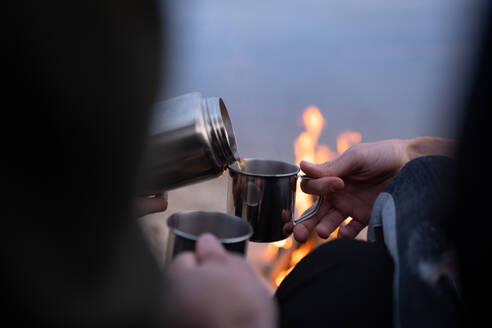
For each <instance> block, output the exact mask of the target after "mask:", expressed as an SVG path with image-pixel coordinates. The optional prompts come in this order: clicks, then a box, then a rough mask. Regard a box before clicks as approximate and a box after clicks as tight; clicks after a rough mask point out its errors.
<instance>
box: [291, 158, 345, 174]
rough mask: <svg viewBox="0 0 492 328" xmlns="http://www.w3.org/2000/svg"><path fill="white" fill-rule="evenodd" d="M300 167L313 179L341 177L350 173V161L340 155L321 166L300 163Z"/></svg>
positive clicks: (305, 162) (304, 162)
mask: <svg viewBox="0 0 492 328" xmlns="http://www.w3.org/2000/svg"><path fill="white" fill-rule="evenodd" d="M300 166H301V169H302V171H303V172H304V173H306V174H307V175H308V176H310V177H313V178H321V177H342V176H344V175H346V174H348V173H349V172H350V166H351V161H350V159H349V158H348V156H344V154H342V155H340V156H338V157H336V158H334V159H333V160H331V161H328V162H326V163H323V164H313V163H310V162H307V161H301V163H300Z"/></svg>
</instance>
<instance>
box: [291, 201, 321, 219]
mask: <svg viewBox="0 0 492 328" xmlns="http://www.w3.org/2000/svg"><path fill="white" fill-rule="evenodd" d="M322 202H323V196H319V198H318V200H317V201H316V202H315V203H314V205H313V206H311V208H310V209H309V210H307V211H306V212H304V214H303V215H301V217H300V218H298V219H297V220H296V219H294V216H292V223H293V224H294V227H295V226H296V225H297V224H299V223H301V222H304V221H306V220H308V219H310V218H312V217H313V215H315V214H316V213H318V210H319V208H320V207H321V203H322Z"/></svg>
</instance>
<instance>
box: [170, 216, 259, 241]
mask: <svg viewBox="0 0 492 328" xmlns="http://www.w3.org/2000/svg"><path fill="white" fill-rule="evenodd" d="M188 214H191V215H200V214H220V215H221V216H224V217H228V219H230V220H236V221H241V222H242V223H241V224H243V223H245V224H247V226H248V233H247V234H244V235H241V236H239V237H230V238H219V237H217V236H215V235H214V236H215V238H217V239H218V240H219V241H220V242H221V243H224V244H233V243H238V242H242V241H248V240H249V239H250V238H251V236H252V235H253V227H252V226H251V224H250V223H249V222H247V221H245V220H243V219H241V218H240V217H237V216H234V215H231V214H227V213H223V212H218V211H200V210H197V211H179V212H176V213H173V214H172V215H170V216H169V217H168V218H167V220H166V222H167V226H168V228H169V230H171V231H172V232H173V233H175V234H176V235H178V236H180V237H183V238H186V239H189V240H193V241H197V240H198V238H199V237H200V236H201V234H200V235H198V236H197V235H194V234H191V233H188V232H184V231H182V230H180V229H178V228H176V227H174V226H171V220H172V218H173V217H177V216H179V215H188ZM204 233H207V232H204ZM209 233H210V234H212V235H213V233H211V232H209Z"/></svg>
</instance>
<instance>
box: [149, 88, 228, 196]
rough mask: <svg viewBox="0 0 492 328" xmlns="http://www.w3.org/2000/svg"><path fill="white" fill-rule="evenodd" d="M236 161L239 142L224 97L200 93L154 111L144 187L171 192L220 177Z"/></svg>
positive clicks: (158, 104)
mask: <svg viewBox="0 0 492 328" xmlns="http://www.w3.org/2000/svg"><path fill="white" fill-rule="evenodd" d="M236 158H237V146H236V139H235V136H234V131H233V129H232V124H231V120H230V118H229V114H228V113H227V109H226V106H225V105H224V102H223V101H222V99H221V98H219V97H202V95H201V94H200V93H198V92H195V93H189V94H186V95H183V96H179V97H176V98H172V99H169V100H167V101H164V102H161V103H157V104H156V105H155V108H154V112H153V117H152V119H151V126H150V135H149V139H148V147H147V149H146V155H145V160H144V169H143V180H144V181H143V184H144V185H143V187H144V188H145V189H146V190H147V191H154V190H163V189H164V190H169V189H173V188H177V187H180V186H184V185H187V184H190V183H194V182H198V181H201V180H204V179H208V178H213V177H217V176H219V175H220V174H221V173H222V172H223V171H224V170H225V169H226V168H227V166H228V165H230V164H232V163H234V161H235V160H236Z"/></svg>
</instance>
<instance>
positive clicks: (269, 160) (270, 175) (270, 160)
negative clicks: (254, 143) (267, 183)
mask: <svg viewBox="0 0 492 328" xmlns="http://www.w3.org/2000/svg"><path fill="white" fill-rule="evenodd" d="M243 160H244V161H251V160H252V161H262V162H274V163H282V164H287V165H290V166H294V167H296V170H295V171H293V172H291V173H280V174H263V173H250V172H245V171H241V170H238V169H236V168H233V167H231V166H232V165H235V164H236V163H237V162H234V163H233V164H230V165H228V166H227V168H228V169H229V170H231V171H233V172H236V173H238V174H242V175H247V176H252V177H265V178H281V177H290V176H293V175H297V174H298V173H299V171H300V170H301V168H300V167H299V166H297V165H295V164H291V163H289V162H285V161H279V160H274V159H264V158H243Z"/></svg>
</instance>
